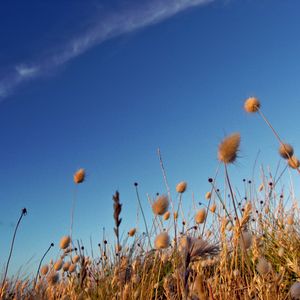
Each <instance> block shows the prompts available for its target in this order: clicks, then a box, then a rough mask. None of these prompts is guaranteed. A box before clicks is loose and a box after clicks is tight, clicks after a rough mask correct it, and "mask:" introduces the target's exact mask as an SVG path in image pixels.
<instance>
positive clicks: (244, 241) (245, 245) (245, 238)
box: [239, 231, 252, 250]
mask: <svg viewBox="0 0 300 300" xmlns="http://www.w3.org/2000/svg"><path fill="white" fill-rule="evenodd" d="M239 244H240V247H241V248H242V249H245V250H247V249H249V248H250V247H251V245H252V234H251V232H249V231H243V232H242V233H241V236H240V239H239Z"/></svg>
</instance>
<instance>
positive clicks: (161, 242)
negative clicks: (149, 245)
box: [154, 232, 170, 249]
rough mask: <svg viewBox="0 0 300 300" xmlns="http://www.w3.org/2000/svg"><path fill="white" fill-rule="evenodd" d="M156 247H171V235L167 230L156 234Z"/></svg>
mask: <svg viewBox="0 0 300 300" xmlns="http://www.w3.org/2000/svg"><path fill="white" fill-rule="evenodd" d="M154 244H155V248H156V249H165V248H168V247H169V244H170V237H169V235H168V233H167V232H162V233H160V234H159V235H157V236H156V238H155V241H154Z"/></svg>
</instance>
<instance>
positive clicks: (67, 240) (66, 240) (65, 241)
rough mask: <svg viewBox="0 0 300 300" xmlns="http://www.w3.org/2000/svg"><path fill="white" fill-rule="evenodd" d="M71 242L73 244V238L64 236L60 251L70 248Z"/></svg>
mask: <svg viewBox="0 0 300 300" xmlns="http://www.w3.org/2000/svg"><path fill="white" fill-rule="evenodd" d="M70 242H71V238H70V237H69V236H68V235H66V236H63V237H62V238H61V240H60V243H59V247H60V249H66V248H68V246H69V245H70Z"/></svg>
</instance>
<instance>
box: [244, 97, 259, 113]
mask: <svg viewBox="0 0 300 300" xmlns="http://www.w3.org/2000/svg"><path fill="white" fill-rule="evenodd" d="M259 108H260V102H259V100H258V99H257V98H255V97H250V98H248V99H247V100H246V101H245V104H244V109H245V111H246V112H248V113H255V112H257V111H258V110H259Z"/></svg>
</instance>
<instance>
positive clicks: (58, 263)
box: [54, 259, 64, 271]
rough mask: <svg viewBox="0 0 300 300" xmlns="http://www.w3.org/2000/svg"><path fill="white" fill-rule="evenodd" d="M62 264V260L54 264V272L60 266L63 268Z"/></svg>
mask: <svg viewBox="0 0 300 300" xmlns="http://www.w3.org/2000/svg"><path fill="white" fill-rule="evenodd" d="M63 264H64V262H63V260H62V259H59V260H58V261H57V262H56V263H55V264H54V270H55V271H59V270H60V269H61V268H62V266H63Z"/></svg>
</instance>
